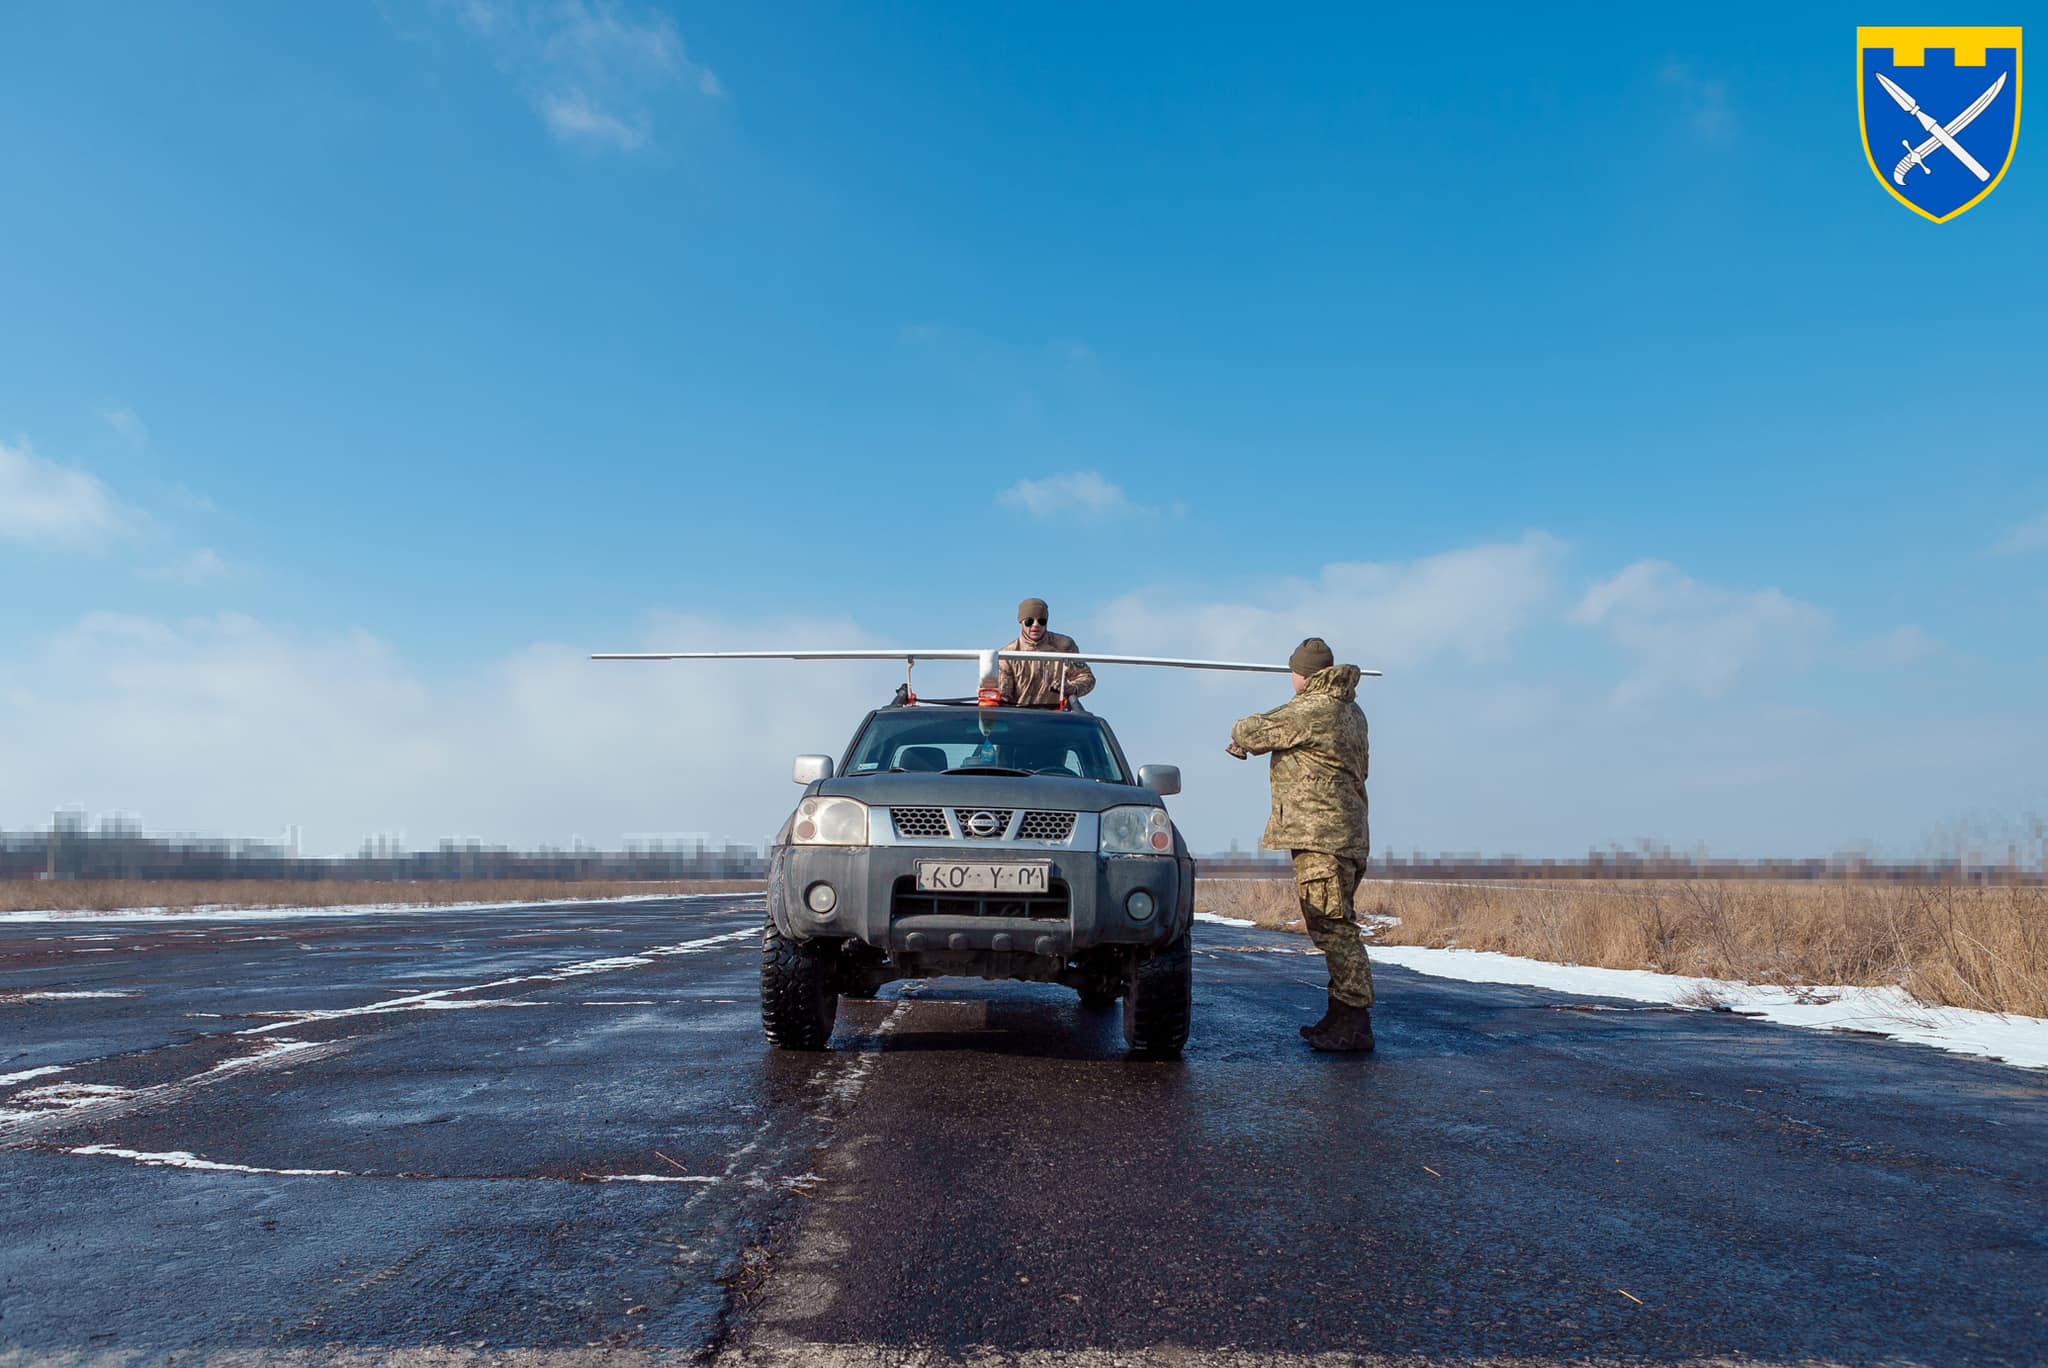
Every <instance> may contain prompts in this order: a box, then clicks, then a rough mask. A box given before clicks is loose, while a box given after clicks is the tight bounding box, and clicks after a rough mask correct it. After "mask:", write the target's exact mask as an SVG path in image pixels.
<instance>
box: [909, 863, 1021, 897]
mask: <svg viewBox="0 0 2048 1368" xmlns="http://www.w3.org/2000/svg"><path fill="white" fill-rule="evenodd" d="M1051 888H1052V861H1050V860H1036V861H1033V862H1030V863H1012V864H989V863H987V862H985V861H971V860H963V861H958V862H955V861H952V860H919V861H918V862H917V891H918V892H920V893H1045V892H1049V891H1051Z"/></svg>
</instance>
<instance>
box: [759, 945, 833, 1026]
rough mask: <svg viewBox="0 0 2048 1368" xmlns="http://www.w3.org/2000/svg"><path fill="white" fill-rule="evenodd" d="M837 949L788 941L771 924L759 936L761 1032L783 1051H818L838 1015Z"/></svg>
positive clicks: (831, 946) (830, 946)
mask: <svg viewBox="0 0 2048 1368" xmlns="http://www.w3.org/2000/svg"><path fill="white" fill-rule="evenodd" d="M838 953H839V946H838V945H837V943H835V942H833V941H822V940H807V941H800V940H791V939H790V938H789V937H788V936H785V935H783V934H782V933H781V932H780V931H778V930H776V929H775V924H774V923H773V922H770V923H769V924H768V929H767V931H766V933H765V934H764V935H763V936H762V937H761V1031H762V1033H763V1034H765V1035H766V1036H767V1037H768V1039H770V1040H772V1041H774V1042H775V1043H776V1044H777V1045H779V1046H781V1047H782V1048H783V1049H785V1050H822V1049H824V1048H825V1042H826V1041H828V1040H830V1039H831V1038H832V1023H833V1022H834V1021H835V1020H837V1019H838V1016H839V993H838V990H837V989H835V988H834V987H833V972H834V970H835V969H836V968H837V966H836V965H835V964H834V963H833V961H834V960H835V959H836V958H837V957H838Z"/></svg>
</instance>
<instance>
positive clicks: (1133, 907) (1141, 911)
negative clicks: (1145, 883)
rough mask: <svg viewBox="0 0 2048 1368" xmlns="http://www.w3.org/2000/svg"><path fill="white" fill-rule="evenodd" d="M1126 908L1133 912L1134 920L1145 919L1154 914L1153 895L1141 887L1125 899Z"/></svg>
mask: <svg viewBox="0 0 2048 1368" xmlns="http://www.w3.org/2000/svg"><path fill="white" fill-rule="evenodd" d="M1124 908H1125V910H1127V911H1128V912H1129V913H1130V914H1131V918H1132V920H1134V921H1144V920H1145V919H1146V918H1147V917H1149V916H1151V915H1152V895H1151V894H1150V893H1147V892H1146V891H1145V890H1144V889H1142V888H1141V889H1139V890H1138V891H1137V892H1135V893H1133V894H1131V896H1130V897H1128V898H1126V899H1124Z"/></svg>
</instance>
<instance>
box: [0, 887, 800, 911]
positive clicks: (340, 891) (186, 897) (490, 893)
mask: <svg viewBox="0 0 2048 1368" xmlns="http://www.w3.org/2000/svg"><path fill="white" fill-rule="evenodd" d="M763 886H764V885H762V884H761V883H759V882H746V881H737V882H721V881H718V880H706V879H677V880H667V881H652V882H645V883H641V882H618V883H607V882H603V881H599V880H592V881H591V882H588V883H564V882H559V881H556V880H552V879H545V880H544V879H487V880H474V881H471V880H459V879H451V880H431V881H420V882H390V881H377V882H371V881H364V882H353V881H348V880H321V881H318V882H306V881H298V880H278V881H275V882H273V881H268V880H263V879H247V880H242V879H224V880H219V881H214V880H205V881H193V882H183V881H178V880H165V881H161V882H159V881H156V880H149V881H143V880H126V879H79V880H75V881H72V880H52V881H44V880H40V879H0V912H45V911H48V912H118V911H120V910H122V909H124V908H136V907H160V908H163V909H165V910H167V911H174V912H189V911H194V910H197V909H199V908H206V907H223V908H235V907H349V906H355V905H358V904H368V905H383V906H390V905H393V904H400V905H416V906H421V907H437V906H445V905H447V904H449V903H513V902H559V901H565V900H568V899H580V898H652V897H666V896H669V895H673V894H677V893H753V892H758V891H759V890H760V889H761V888H762V887H763Z"/></svg>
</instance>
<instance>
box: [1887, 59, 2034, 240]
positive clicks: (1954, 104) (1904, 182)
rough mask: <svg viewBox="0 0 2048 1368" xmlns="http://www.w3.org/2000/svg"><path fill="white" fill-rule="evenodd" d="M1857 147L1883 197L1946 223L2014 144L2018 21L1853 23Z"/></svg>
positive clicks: (2001, 170)
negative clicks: (2000, 24)
mask: <svg viewBox="0 0 2048 1368" xmlns="http://www.w3.org/2000/svg"><path fill="white" fill-rule="evenodd" d="M1856 105H1857V108H1858V109H1859V110H1860V111H1861V113H1862V116H1863V153H1864V155H1865V156H1866V157H1868V158H1869V159H1870V169H1871V170H1872V171H1873V172H1875V173H1876V175H1877V178H1878V180H1880V181H1882V182H1883V183H1884V188H1885V189H1886V190H1889V191H1890V192H1891V194H1892V198H1894V199H1896V200H1897V201H1898V202H1899V203H1901V204H1903V205H1905V206H1906V207H1907V208H1908V209H1911V210H1912V211H1913V212H1914V213H1916V214H1918V215H1920V216H1921V217H1922V218H1925V219H1930V220H1932V221H1933V222H1935V223H1947V222H1948V221H1949V220H1950V219H1952V218H1954V217H1956V215H1958V214H1961V213H1963V212H1964V211H1965V210H1968V209H1970V208H1973V207H1974V206H1975V205H1976V204H1977V203H1978V202H1979V201H1981V200H1982V199H1983V198H1984V197H1985V196H1986V195H1988V194H1990V193H1991V192H1992V191H1993V190H1995V189H1997V188H1998V182H1999V179H2000V178H2001V177H2002V176H2004V175H2005V169H2006V168H2007V167H2008V166H2011V165H2012V157H2013V153H2014V152H2016V151H2018V150H2019V145H2020V30H2019V28H2018V27H2017V26H2015V27H2012V28H1859V29H1857V30H1856Z"/></svg>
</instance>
